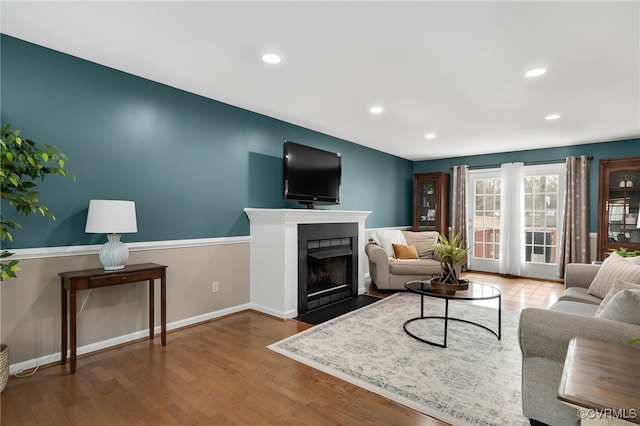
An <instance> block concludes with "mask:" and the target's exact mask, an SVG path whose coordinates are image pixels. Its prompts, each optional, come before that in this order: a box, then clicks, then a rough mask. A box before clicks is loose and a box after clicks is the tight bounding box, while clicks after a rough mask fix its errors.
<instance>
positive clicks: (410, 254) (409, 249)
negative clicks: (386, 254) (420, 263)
mask: <svg viewBox="0 0 640 426" xmlns="http://www.w3.org/2000/svg"><path fill="white" fill-rule="evenodd" d="M391 246H392V247H393V254H394V257H395V258H396V259H418V250H416V246H415V245H413V244H411V245H409V246H405V245H402V244H391Z"/></svg>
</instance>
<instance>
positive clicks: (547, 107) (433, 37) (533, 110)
mask: <svg viewBox="0 0 640 426" xmlns="http://www.w3.org/2000/svg"><path fill="white" fill-rule="evenodd" d="M1 7H2V10H1V12H2V32H3V33H5V34H9V35H11V36H14V37H17V38H20V39H23V40H27V41H30V42H33V43H36V44H39V45H42V46H46V47H49V48H52V49H55V50H58V51H62V52H65V53H68V54H71V55H74V56H77V57H80V58H84V59H87V60H90V61H93V62H96V63H99V64H102V65H106V66H109V67H112V68H115V69H118V70H122V71H125V72H128V73H131V74H134V75H137V76H141V77H144V78H148V79H151V80H154V81H158V82H161V83H164V84H167V85H169V86H173V87H176V88H179V89H183V90H186V91H189V92H192V93H197V94H199V95H202V96H205V97H208V98H211V99H216V100H219V101H222V102H225V103H228V104H231V105H235V106H238V107H241V108H245V109H248V110H251V111H255V112H258V113H261V114H264V115H267V116H270V117H275V118H278V119H280V120H284V121H287V122H290V123H294V124H298V125H300V126H304V127H307V128H309V129H313V130H317V131H319V132H323V133H326V134H329V135H332V136H336V137H339V138H342V139H346V140H348V141H351V142H355V143H357V144H361V145H364V146H368V147H371V148H374V149H377V150H380V151H384V152H387V153H390V154H393V155H397V156H399V157H403V158H407V159H411V160H424V159H434V158H445V157H456V156H464V155H473V154H483V153H492V152H504V151H515V150H525V149H533V148H544V147H554V146H564V145H573V144H582V143H590V142H601V141H607V140H615V139H624V138H629V137H639V136H640V2H638V1H622V2H613V1H586V2H581V1H564V2H556V1H539V2H524V1H511V2H506V1H498V2H487V1H469V2H462V1H411V2H400V1H386V2H384V1H352V2H338V1H322V2H320V1H316V2H311V1H296V2H294V1H288V2H272V1H259V2H248V1H234V2H222V1H197V2H183V1H171V2H169V1H160V2H153V1H141V2H124V1H118V2H93V1H72V2H54V1H45V2H30V1H29V2H25V1H19V2H11V1H2V6H1ZM267 52H275V53H278V54H279V55H281V56H282V58H283V60H282V62H281V63H280V64H278V65H268V64H265V63H263V62H262V61H261V57H262V55H263V54H264V53H267ZM540 66H543V67H545V68H547V69H548V72H547V73H546V74H545V75H543V76H541V77H538V78H535V79H526V78H525V77H524V73H525V71H527V70H528V69H530V68H534V67H540ZM374 104H378V105H382V106H383V107H384V109H385V111H384V113H382V114H380V115H378V116H374V115H372V114H370V113H369V108H370V107H371V106H372V105H374ZM550 113H558V114H560V115H561V118H560V119H558V120H555V121H546V120H545V119H544V117H545V116H546V115H547V114H550ZM426 133H435V134H436V135H437V136H436V138H435V139H432V140H427V139H425V138H424V135H425V134H426ZM299 142H303V143H304V141H299Z"/></svg>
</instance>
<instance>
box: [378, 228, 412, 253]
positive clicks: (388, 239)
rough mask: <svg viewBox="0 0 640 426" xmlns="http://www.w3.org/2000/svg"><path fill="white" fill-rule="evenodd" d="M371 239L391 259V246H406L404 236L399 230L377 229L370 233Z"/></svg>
mask: <svg viewBox="0 0 640 426" xmlns="http://www.w3.org/2000/svg"><path fill="white" fill-rule="evenodd" d="M371 239H372V240H373V241H374V242H375V243H376V244H377V245H379V246H380V247H382V249H383V250H384V251H385V252H386V253H387V256H389V257H393V244H402V245H407V240H406V239H405V237H404V234H403V233H402V231H401V230H399V229H379V230H377V231H373V232H372V233H371Z"/></svg>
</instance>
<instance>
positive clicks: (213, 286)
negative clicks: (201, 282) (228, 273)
mask: <svg viewBox="0 0 640 426" xmlns="http://www.w3.org/2000/svg"><path fill="white" fill-rule="evenodd" d="M211 292H212V293H217V292H218V281H214V282H212V283H211Z"/></svg>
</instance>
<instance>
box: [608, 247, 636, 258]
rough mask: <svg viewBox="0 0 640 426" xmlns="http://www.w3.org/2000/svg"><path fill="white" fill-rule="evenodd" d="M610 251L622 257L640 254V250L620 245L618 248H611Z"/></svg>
mask: <svg viewBox="0 0 640 426" xmlns="http://www.w3.org/2000/svg"><path fill="white" fill-rule="evenodd" d="M609 251H610V252H613V253H617V254H619V255H620V256H622V257H636V256H640V250H633V251H629V250H627V248H626V247H620V248H617V249H609Z"/></svg>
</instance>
